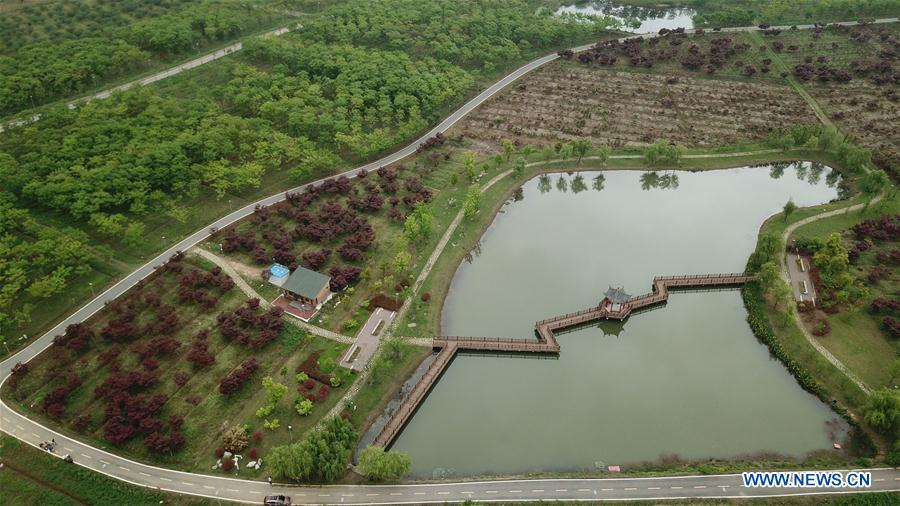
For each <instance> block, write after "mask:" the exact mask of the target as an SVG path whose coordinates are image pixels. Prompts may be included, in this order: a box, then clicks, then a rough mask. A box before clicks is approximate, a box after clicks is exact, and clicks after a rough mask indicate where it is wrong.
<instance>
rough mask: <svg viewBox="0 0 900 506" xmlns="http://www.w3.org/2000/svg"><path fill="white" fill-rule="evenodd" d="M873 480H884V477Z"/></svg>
mask: <svg viewBox="0 0 900 506" xmlns="http://www.w3.org/2000/svg"><path fill="white" fill-rule="evenodd" d="M875 481H884V478H875Z"/></svg>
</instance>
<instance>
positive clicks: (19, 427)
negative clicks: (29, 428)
mask: <svg viewBox="0 0 900 506" xmlns="http://www.w3.org/2000/svg"><path fill="white" fill-rule="evenodd" d="M16 428H17V429H19V430H25V427H22V426H21V425H16Z"/></svg>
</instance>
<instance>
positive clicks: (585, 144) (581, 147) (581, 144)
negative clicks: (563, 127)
mask: <svg viewBox="0 0 900 506" xmlns="http://www.w3.org/2000/svg"><path fill="white" fill-rule="evenodd" d="M592 147H593V145H592V144H591V141H589V140H587V139H577V140H575V141H573V142H572V152H573V153H575V156H576V157H578V160H577V163H578V164H581V159H582V158H584V155H586V154H587V153H588V151H590V150H591V148H592Z"/></svg>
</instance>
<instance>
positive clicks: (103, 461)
mask: <svg viewBox="0 0 900 506" xmlns="http://www.w3.org/2000/svg"><path fill="white" fill-rule="evenodd" d="M100 462H101V463H102V464H103V465H107V466H108V465H109V462H107V461H105V460H103V459H100Z"/></svg>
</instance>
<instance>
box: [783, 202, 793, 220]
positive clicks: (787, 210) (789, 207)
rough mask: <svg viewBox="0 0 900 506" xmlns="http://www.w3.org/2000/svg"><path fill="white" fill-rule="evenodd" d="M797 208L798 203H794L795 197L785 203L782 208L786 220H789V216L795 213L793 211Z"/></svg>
mask: <svg viewBox="0 0 900 506" xmlns="http://www.w3.org/2000/svg"><path fill="white" fill-rule="evenodd" d="M796 210H797V204H795V203H794V200H793V199H791V200H788V201H787V202H786V203H785V204H784V207H783V208H782V210H781V211H782V213H784V221H787V219H788V216H790V215H791V214H793V212H794V211H796Z"/></svg>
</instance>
